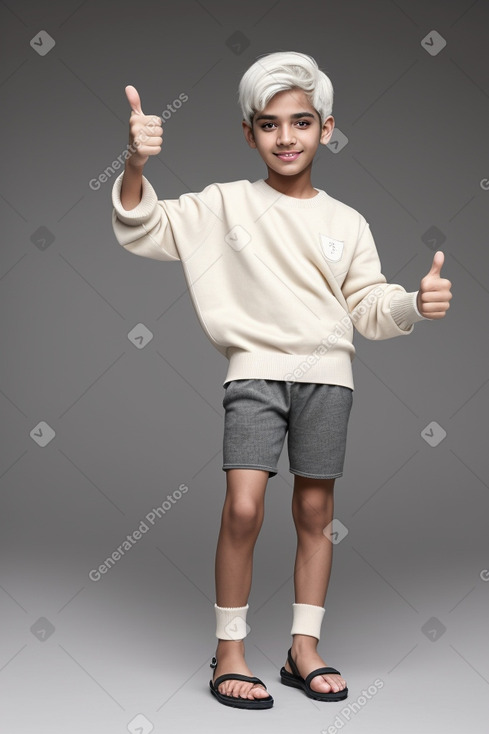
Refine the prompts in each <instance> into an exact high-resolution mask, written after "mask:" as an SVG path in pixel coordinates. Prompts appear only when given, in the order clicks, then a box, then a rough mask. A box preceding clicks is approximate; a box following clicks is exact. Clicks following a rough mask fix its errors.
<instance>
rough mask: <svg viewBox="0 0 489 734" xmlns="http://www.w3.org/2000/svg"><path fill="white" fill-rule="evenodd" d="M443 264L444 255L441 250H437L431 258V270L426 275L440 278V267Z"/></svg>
mask: <svg viewBox="0 0 489 734" xmlns="http://www.w3.org/2000/svg"><path fill="white" fill-rule="evenodd" d="M444 262H445V255H444V254H443V252H442V251H441V250H437V251H436V252H435V256H434V257H433V262H432V264H431V270H430V272H429V273H428V275H435V276H438V277H440V274H441V267H442V265H443V263H444Z"/></svg>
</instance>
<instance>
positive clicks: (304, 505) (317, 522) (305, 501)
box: [292, 494, 333, 533]
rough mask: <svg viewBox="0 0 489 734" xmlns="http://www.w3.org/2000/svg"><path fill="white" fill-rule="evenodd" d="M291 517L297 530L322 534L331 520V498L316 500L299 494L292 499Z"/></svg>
mask: <svg viewBox="0 0 489 734" xmlns="http://www.w3.org/2000/svg"><path fill="white" fill-rule="evenodd" d="M292 515H293V518H294V523H295V526H296V528H297V529H298V530H300V531H303V532H308V533H318V532H319V533H322V532H323V529H324V527H325V526H326V525H327V524H328V523H329V522H331V520H332V519H333V502H332V498H329V497H324V498H321V499H318V498H312V497H307V496H305V495H303V494H299V495H298V496H296V497H294V501H293V504H292Z"/></svg>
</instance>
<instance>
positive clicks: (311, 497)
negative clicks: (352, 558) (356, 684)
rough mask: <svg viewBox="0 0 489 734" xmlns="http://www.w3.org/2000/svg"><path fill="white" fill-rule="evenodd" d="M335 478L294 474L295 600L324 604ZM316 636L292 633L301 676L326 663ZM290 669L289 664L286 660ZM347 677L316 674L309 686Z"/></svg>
mask: <svg viewBox="0 0 489 734" xmlns="http://www.w3.org/2000/svg"><path fill="white" fill-rule="evenodd" d="M334 482H335V480H334V479H310V478H308V477H300V476H298V475H296V476H295V480H294V493H293V497H292V515H293V518H294V523H295V527H296V531H297V554H296V559H295V568H294V586H295V601H296V603H298V604H314V605H315V606H319V607H323V606H324V602H325V599H326V592H327V590H328V584H329V579H330V575H331V564H332V561H333V544H332V543H331V541H330V540H329V539H328V538H326V536H325V535H324V533H323V529H324V528H325V527H326V525H328V523H330V522H331V521H332V519H333V509H334V495H333V492H334ZM317 644H318V640H317V638H316V637H311V636H309V635H293V642H292V652H291V655H292V658H293V660H294V661H295V663H296V665H297V667H298V669H299V672H300V674H301V676H302V677H303V678H305V677H306V676H307V675H309V673H310V672H311V671H312V670H314V669H315V668H320V667H323V666H325V665H326V663H325V662H324V661H323V659H322V658H321V656H320V655H319V654H318V652H317V650H316V648H317ZM285 669H286V670H287V671H288V672H289V673H290V672H292V671H291V670H290V666H289V664H288V662H287V663H285ZM345 686H346V681H345V679H344V678H342V677H341V676H340V675H333V674H331V675H318V676H316V677H315V678H313V679H312V681H311V688H312V689H313V690H314V691H319V692H321V693H335V692H337V691H341V690H343V688H345Z"/></svg>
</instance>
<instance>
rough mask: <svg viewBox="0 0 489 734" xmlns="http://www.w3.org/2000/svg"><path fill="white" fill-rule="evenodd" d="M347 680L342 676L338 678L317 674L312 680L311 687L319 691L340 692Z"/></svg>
mask: <svg viewBox="0 0 489 734" xmlns="http://www.w3.org/2000/svg"><path fill="white" fill-rule="evenodd" d="M345 685H346V681H344V680H343V679H342V678H339V679H336V678H333V677H332V676H330V675H317V676H316V677H315V678H313V679H312V681H311V688H312V690H313V691H317V692H318V693H338V692H339V691H342V690H343V688H344V687H345Z"/></svg>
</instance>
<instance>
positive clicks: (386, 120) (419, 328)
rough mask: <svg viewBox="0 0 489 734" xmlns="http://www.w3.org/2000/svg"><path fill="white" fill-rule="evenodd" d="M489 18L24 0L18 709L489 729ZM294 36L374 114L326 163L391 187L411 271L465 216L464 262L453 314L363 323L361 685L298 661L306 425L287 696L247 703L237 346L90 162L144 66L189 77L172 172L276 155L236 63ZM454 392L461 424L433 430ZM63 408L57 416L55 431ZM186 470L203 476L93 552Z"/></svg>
mask: <svg viewBox="0 0 489 734" xmlns="http://www.w3.org/2000/svg"><path fill="white" fill-rule="evenodd" d="M488 22H489V6H488V3H487V2H484V1H483V0H479V1H478V2H473V1H472V0H450V1H446V0H445V1H444V2H442V1H441V0H439V1H438V2H435V1H433V0H432V1H430V2H426V0H423V1H421V0H415V1H413V2H408V1H407V0H404V1H402V0H399V2H393V1H391V0H378V1H374V2H361V1H360V0H347V1H341V2H340V1H339V0H338V1H335V2H319V1H317V0H308V1H307V2H304V3H296V2H290V1H289V0H279V1H278V2H274V1H273V0H270V1H269V0H266V1H265V2H264V1H263V0H260V2H258V0H247V2H246V3H230V2H224V0H221V1H220V2H218V1H216V0H205V1H204V2H197V1H195V2H194V1H193V0H192V1H190V0H184V1H183V2H179V3H167V2H159V3H155V2H148V0H143V1H140V2H138V3H132V2H131V3H129V2H115V0H111V1H108V2H98V3H97V2H94V1H93V0H86V1H85V2H79V0H75V1H73V2H50V3H37V2H34V0H31V2H21V1H19V2H14V0H11V1H10V2H2V3H0V23H1V26H2V29H3V36H4V38H3V39H2V51H3V55H2V72H1V82H0V93H1V96H2V103H3V104H2V110H3V111H2V165H3V171H4V177H3V181H2V184H1V191H0V194H1V200H0V212H1V220H2V228H3V237H2V263H1V271H0V299H1V303H0V310H1V313H2V345H3V346H2V374H1V385H0V387H1V397H0V401H1V410H2V419H3V420H2V428H3V430H2V457H1V466H0V474H1V486H0V490H1V495H0V496H1V533H0V544H1V589H0V616H1V619H2V628H3V634H2V635H1V642H0V689H1V698H2V704H1V714H0V729H1V731H2V732H5V733H6V734H7V733H10V732H22V733H24V732H36V733H37V732H63V733H64V732H68V731H69V732H70V733H71V734H78V732H80V733H81V732H86V731H93V732H103V734H116V733H117V732H125V731H131V732H139V734H147V732H149V731H150V730H151V726H153V727H154V729H153V731H155V732H163V731H165V732H166V731H182V732H186V731H191V730H192V731H195V730H198V731H205V732H207V731H209V732H210V731H213V732H228V731H230V730H231V731H236V732H244V731H248V728H249V727H250V726H253V727H254V728H255V730H256V731H260V732H262V731H263V732H269V731H280V732H296V731H299V730H300V731H307V732H311V733H312V732H317V733H318V732H321V731H326V730H328V727H333V728H334V727H336V729H337V730H338V731H339V730H340V729H345V731H347V732H348V734H354V733H355V732H362V734H363V733H364V732H392V731H396V732H398V733H404V732H406V733H407V732H412V731H413V730H416V731H422V732H433V731H440V732H441V731H443V732H456V731H461V730H470V731H471V732H482V731H486V726H487V713H488V706H487V700H488V684H489V663H488V660H489V655H488V652H489V651H488V638H487V600H488V593H489V582H488V581H487V578H488V577H489V572H487V569H488V568H489V548H488V541H487V510H488V484H487V477H488V451H487V420H486V416H487V410H488V386H487V382H488V371H487V364H488V362H487V357H488V353H487V306H488V288H487V265H488V256H487V251H486V232H487V211H488V202H489V191H488V183H487V182H488V178H489V163H488V158H487V128H488V111H489V104H488V95H489V66H488V65H487V26H488ZM43 30H44V31H46V32H47V33H48V34H49V35H50V36H51V37H52V38H53V39H54V41H55V46H54V47H53V48H52V49H51V50H50V51H49V53H47V54H45V55H44V56H41V55H40V54H39V53H38V52H37V51H36V49H35V47H32V46H31V45H30V42H31V40H32V39H33V40H34V41H35V40H36V39H38V37H39V33H40V32H41V31H43ZM433 30H436V31H437V32H438V33H439V34H440V35H441V36H442V37H443V38H444V39H445V40H446V46H445V47H444V48H443V49H442V50H441V51H440V52H439V53H438V54H436V55H434V56H433V55H431V54H429V53H428V52H427V46H426V42H425V45H422V39H424V38H425V37H428V42H429V38H430V36H429V34H430V33H431V31H433ZM236 32H239V33H240V34H243V35H244V37H245V39H244V40H243V37H242V36H240V37H238V36H235V35H234V34H236ZM230 39H231V40H230ZM240 39H241V40H240ZM247 44H248V45H247ZM44 48H46V46H45V45H44ZM277 50H296V51H303V52H305V53H309V54H311V55H312V56H314V57H315V58H316V60H317V61H318V63H319V65H320V67H321V68H322V69H323V70H324V71H326V73H328V74H329V75H330V77H331V79H332V81H333V84H334V87H335V95H336V96H335V105H334V115H335V119H336V125H337V127H338V128H339V129H340V130H341V131H342V132H343V133H344V134H345V135H346V136H347V137H348V140H349V142H348V144H347V145H346V146H345V147H344V148H343V149H342V150H341V151H340V152H338V153H333V152H332V151H331V150H330V149H328V148H324V147H321V148H320V150H319V151H318V154H317V159H316V161H315V166H314V172H313V184H314V185H315V186H316V187H318V188H323V189H324V190H326V191H327V192H328V193H329V194H331V195H332V196H334V197H335V198H338V199H341V200H343V201H345V202H346V203H348V204H350V205H351V206H353V207H355V208H357V209H358V210H359V211H361V212H362V214H364V216H365V217H366V218H367V220H368V221H369V222H370V225H371V228H372V231H373V234H374V237H375V239H376V243H377V247H378V250H379V253H380V256H381V260H382V263H383V271H384V273H385V275H386V277H387V278H388V280H390V281H391V282H399V283H401V284H402V285H404V286H405V287H406V288H407V289H408V290H415V289H417V288H418V284H419V280H420V278H421V277H422V276H423V275H424V274H425V273H426V272H427V271H428V270H429V267H430V264H431V260H432V256H433V247H434V248H435V249H436V247H438V246H440V247H441V249H442V250H443V251H444V252H445V255H446V262H445V267H444V269H443V275H446V276H447V277H449V278H450V279H451V280H452V282H453V284H454V285H453V292H454V299H453V301H452V308H451V310H450V312H449V314H448V316H447V318H446V319H444V320H443V321H441V322H436V323H427V322H425V323H421V324H418V325H416V326H415V331H414V333H413V334H412V335H411V336H409V337H406V338H399V339H392V340H388V341H383V342H370V341H367V340H365V339H363V338H362V337H360V336H359V335H356V338H355V344H356V347H357V358H356V360H355V363H354V377H355V385H356V391H355V395H354V405H353V410H352V414H351V420H350V428H349V441H348V448H347V458H346V466H345V473H344V476H343V478H342V479H340V480H338V481H337V484H336V517H337V518H338V520H340V521H341V522H342V523H343V525H344V526H345V527H346V528H347V529H348V534H347V535H346V537H345V538H343V539H342V540H341V542H340V543H338V544H337V545H335V549H334V556H335V559H334V564H333V575H332V580H331V584H330V589H329V592H328V597H327V602H326V606H327V610H326V615H325V620H324V623H323V632H322V638H321V642H320V650H321V652H322V654H323V655H324V657H325V659H326V661H327V662H328V663H329V664H331V665H335V666H336V667H338V668H339V669H340V670H341V671H342V673H343V674H344V676H345V677H346V679H347V681H348V685H349V689H350V696H349V699H348V701H347V702H346V703H350V704H351V703H354V702H357V703H358V707H357V708H358V709H359V710H358V711H357V713H352V712H351V709H348V708H346V710H345V706H346V703H345V706H344V705H343V704H338V705H336V704H321V703H318V702H313V701H311V700H309V699H307V698H306V697H305V696H304V695H303V694H301V693H300V692H298V691H294V690H292V689H288V688H285V687H283V686H282V685H281V684H280V682H279V678H278V670H279V668H280V666H281V665H282V664H283V663H284V661H285V655H286V651H287V648H288V647H289V644H290V641H291V639H290V636H289V633H290V625H291V618H292V615H291V609H292V607H291V604H292V601H293V586H292V567H293V559H294V554H295V532H294V529H293V524H292V519H291V514H290V500H291V493H292V482H293V476H292V475H291V474H290V473H289V471H288V460H287V450H286V447H284V451H283V453H282V456H281V459H280V464H279V468H280V472H279V474H278V475H277V476H276V477H275V478H273V480H271V481H270V482H269V485H268V490H267V500H266V518H265V522H264V526H263V529H262V532H261V535H260V537H259V540H258V543H257V546H256V551H255V573H254V580H253V589H252V593H251V597H250V612H249V616H248V621H249V623H250V626H251V632H250V635H249V637H248V639H247V660H248V663H249V664H250V666H251V668H252V670H253V671H254V672H255V674H256V675H259V676H260V677H262V678H263V679H264V680H265V681H266V683H267V685H268V687H269V690H270V691H271V693H272V695H274V697H275V707H274V708H273V709H272V710H270V711H266V712H243V711H236V710H232V709H228V708H225V707H223V706H219V705H218V704H217V703H216V701H215V700H214V699H213V698H212V697H211V695H210V693H209V691H208V690H207V686H208V680H209V678H210V674H211V672H212V671H211V670H210V668H209V662H210V658H211V656H212V655H213V653H214V650H215V642H216V641H215V637H214V631H215V621H214V612H213V603H214V598H215V597H214V553H215V544H216V539H217V533H218V529H219V522H220V510H221V506H222V501H223V496H224V490H225V474H224V472H223V471H222V469H221V460H222V455H221V451H222V427H223V415H224V411H223V408H222V403H221V401H222V397H223V388H222V382H223V380H224V377H225V373H226V367H227V362H226V360H225V359H224V358H223V357H222V356H221V355H220V354H219V353H218V352H217V351H216V350H215V349H214V348H213V347H212V345H211V344H210V342H208V341H207V338H206V336H205V334H204V332H203V330H202V329H201V327H200V326H199V324H198V321H197V318H196V315H195V313H194V311H193V307H192V304H191V301H190V298H189V295H188V292H187V289H186V283H185V279H184V276H183V270H182V268H181V265H180V264H179V263H161V262H157V261H154V260H149V259H145V258H140V257H135V256H132V255H130V254H128V253H126V252H124V250H123V249H122V248H121V247H120V246H119V245H118V243H117V241H116V240H115V238H114V235H113V232H112V228H111V210H112V205H111V200H110V195H111V188H112V183H113V179H114V178H115V176H114V177H113V178H112V179H110V180H109V181H108V182H106V183H105V184H103V185H102V186H101V187H100V189H99V190H97V191H94V190H93V189H91V188H90V186H89V181H90V180H91V179H93V178H96V177H97V176H98V175H99V174H100V173H101V172H102V171H103V170H104V168H106V167H107V166H108V165H110V163H111V162H112V161H113V160H114V158H116V157H117V156H118V155H119V154H120V153H121V152H122V150H123V149H124V148H125V146H126V144H127V140H128V137H127V136H128V119H129V114H130V110H129V106H128V104H127V100H126V98H125V94H124V87H125V86H126V85H127V84H133V85H135V86H136V88H137V89H138V90H139V92H140V95H141V99H142V105H143V110H144V112H145V113H146V114H151V113H155V114H160V115H161V112H162V110H164V109H166V105H167V104H171V103H172V101H173V100H174V99H176V98H177V97H178V95H179V94H181V93H182V92H185V93H186V94H187V95H188V97H189V99H188V101H187V102H186V103H185V104H184V105H183V106H182V107H181V108H180V109H179V110H178V111H177V112H176V113H175V114H174V115H172V116H171V118H170V119H168V120H166V121H165V123H164V130H165V132H164V145H163V149H162V151H161V154H160V155H159V156H158V157H157V158H155V159H152V160H151V161H150V162H149V164H148V165H147V167H146V169H145V174H146V175H147V177H148V178H149V179H150V181H151V182H152V184H153V185H154V187H155V189H156V191H157V192H158V195H159V197H160V198H162V199H163V198H176V197H178V196H179V195H180V194H181V193H184V192H185V191H200V190H202V189H203V188H204V186H205V185H207V184H208V183H210V182H212V181H230V180H234V179H237V178H248V179H250V180H256V179H257V178H262V177H266V170H265V168H264V166H263V163H262V161H261V159H260V158H259V156H258V154H257V152H256V151H252V150H251V149H250V148H248V146H247V145H246V143H245V141H244V138H243V135H242V131H241V124H240V120H241V116H240V112H239V108H238V106H237V86H238V82H239V79H240V78H241V76H242V74H243V73H244V71H245V70H246V68H247V67H248V66H249V65H250V64H251V63H253V62H254V61H255V59H256V57H257V56H259V55H261V54H264V53H268V52H271V51H277ZM433 227H436V228H437V231H438V234H435V236H434V237H433V236H432V235H430V234H429V230H430V228H433ZM40 228H46V230H47V231H46V230H43V229H40ZM426 233H428V234H426ZM440 233H441V234H440ZM444 238H446V239H445V240H444ZM443 240H444V241H443ZM425 241H427V242H428V244H425ZM140 323H142V324H144V325H145V326H146V328H147V329H149V330H150V331H151V332H152V334H153V339H152V340H151V341H150V342H149V343H148V344H147V345H146V346H145V347H144V348H143V349H138V348H136V346H135V345H134V344H133V343H132V342H131V341H130V340H129V339H128V334H129V332H130V331H131V330H132V329H133V328H134V327H135V326H136V325H137V324H140ZM432 421H436V423H437V424H439V426H441V427H442V428H443V430H444V431H446V437H445V438H444V439H443V440H442V441H441V442H440V443H439V444H438V445H437V446H431V445H429V443H428V442H427V441H426V440H425V438H424V437H423V434H425V435H426V433H430V431H429V430H426V431H425V428H426V426H428V425H429V424H430V423H431V422H432ZM41 422H45V423H46V424H48V426H50V427H51V429H52V430H53V431H54V432H55V436H54V438H53V439H52V440H51V441H50V442H49V443H47V445H45V446H40V445H39V444H38V442H37V441H36V439H35V434H36V433H37V434H39V429H36V427H37V426H39V424H40V423H41ZM43 435H45V431H43ZM441 435H442V434H441V433H440V428H437V427H436V426H435V430H434V431H433V436H434V438H437V437H438V438H439V437H440V436H441ZM180 484H186V485H187V486H188V488H189V490H188V492H187V493H186V494H184V495H183V496H182V498H181V499H180V500H179V501H178V502H176V503H175V504H174V505H173V506H172V508H171V510H170V511H168V512H166V514H165V515H164V516H163V517H161V519H159V520H157V521H156V522H155V525H154V526H153V527H151V528H150V530H149V531H148V532H147V533H146V534H145V535H143V536H142V538H141V539H140V540H139V541H138V542H137V543H136V544H135V545H134V546H133V547H132V549H131V550H130V551H128V552H127V553H126V555H124V557H122V558H121V559H120V560H119V561H118V563H117V564H116V565H115V566H114V567H113V568H112V569H111V570H110V571H109V572H108V573H107V574H106V575H104V576H102V577H101V579H100V580H99V581H91V580H90V578H89V576H88V574H89V572H90V570H91V569H93V568H96V567H97V566H98V565H99V564H100V563H102V562H103V561H104V560H105V558H107V556H109V555H110V554H111V553H112V551H113V550H114V549H115V548H116V547H117V546H118V545H120V543H121V542H122V541H123V540H124V538H125V537H126V535H128V534H130V533H133V531H134V530H136V529H137V527H138V525H139V524H140V523H141V521H142V520H144V518H145V516H146V515H147V513H149V512H150V511H151V510H152V509H153V508H154V507H156V506H157V505H159V504H161V503H162V502H163V501H164V500H165V499H166V496H167V495H168V494H172V493H173V492H174V491H175V490H176V489H177V488H178V487H179V485H180ZM432 630H434V632H432ZM376 679H380V680H381V681H382V683H383V687H382V688H381V689H379V690H378V692H377V693H376V694H375V695H374V696H372V698H371V700H368V701H366V702H365V700H364V699H361V698H359V697H361V695H362V689H367V688H368V686H369V685H372V684H373V682H374V681H375V680H376ZM138 715H139V718H138ZM141 715H142V716H144V717H145V718H144V719H142V718H141ZM348 716H349V718H350V720H349V721H348V720H347V718H348ZM335 722H336V724H335ZM330 731H333V729H331V730H330Z"/></svg>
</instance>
